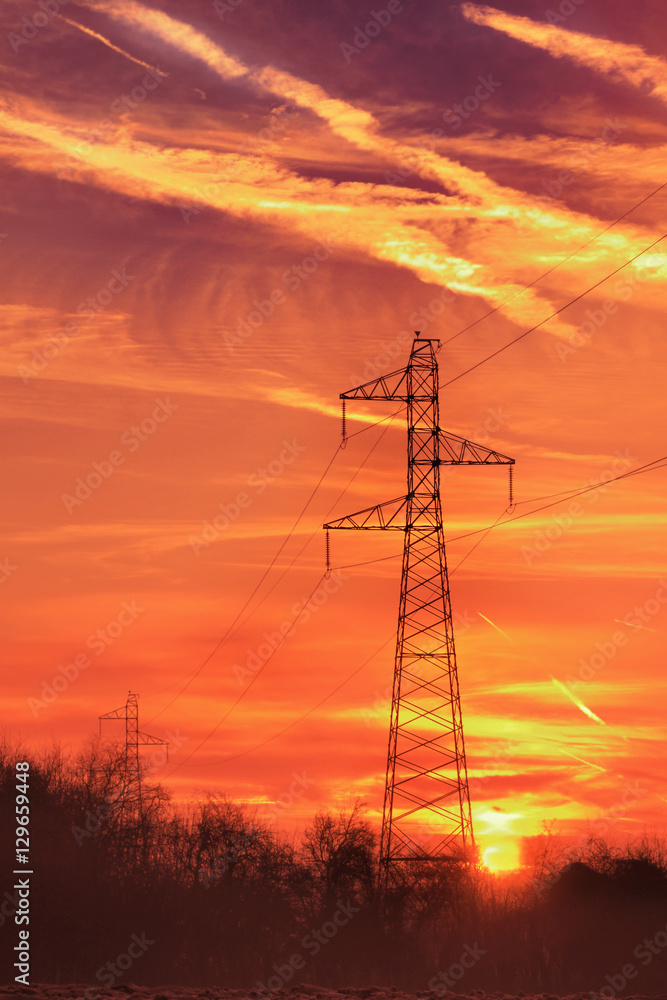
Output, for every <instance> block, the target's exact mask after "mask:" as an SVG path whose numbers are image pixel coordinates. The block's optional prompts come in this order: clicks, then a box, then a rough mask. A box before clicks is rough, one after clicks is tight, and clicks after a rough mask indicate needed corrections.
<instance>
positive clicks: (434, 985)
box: [428, 941, 487, 994]
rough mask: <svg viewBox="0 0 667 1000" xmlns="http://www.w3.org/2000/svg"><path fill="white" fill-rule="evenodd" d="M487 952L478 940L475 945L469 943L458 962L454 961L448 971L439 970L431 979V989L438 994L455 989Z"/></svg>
mask: <svg viewBox="0 0 667 1000" xmlns="http://www.w3.org/2000/svg"><path fill="white" fill-rule="evenodd" d="M486 954H487V951H486V949H485V948H480V946H479V945H478V943H477V942H476V941H475V943H474V944H473V945H469V944H467V945H466V946H465V947H464V949H463V951H462V953H461V957H460V958H459V960H458V962H453V963H452V964H451V965H450V966H449V968H448V969H447V971H446V972H438V973H437V975H435V976H433V978H432V979H429V982H428V988H429V990H433V991H434V992H435V993H437V994H445V993H447V991H448V990H452V989H454V987H455V986H456V984H457V983H459V982H460V981H461V980H462V979H463V977H464V976H465V974H466V972H469V971H470V969H473V968H474V967H475V966H476V965H477V963H478V962H479V961H480V959H482V958H484V956H485V955H486Z"/></svg>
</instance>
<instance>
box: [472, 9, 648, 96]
mask: <svg viewBox="0 0 667 1000" xmlns="http://www.w3.org/2000/svg"><path fill="white" fill-rule="evenodd" d="M461 10H462V11H463V14H464V16H465V17H466V18H467V19H468V20H469V21H472V22H473V23H474V24H481V25H485V26H486V27H489V28H494V29H495V30H496V31H502V32H504V34H506V35H509V36H510V37H511V38H516V39H518V41H521V42H525V43H526V44H527V45H532V46H534V47H535V48H538V49H543V50H544V51H546V52H549V53H550V55H552V56H555V57H556V58H563V57H565V58H568V59H572V60H574V62H577V63H579V65H580V66H588V67H589V68H590V69H593V70H595V72H597V73H601V74H603V75H605V76H608V77H609V78H610V79H611V80H614V81H616V82H618V83H627V84H630V86H632V87H636V88H637V89H639V90H641V91H642V92H643V93H649V94H651V96H653V97H657V98H658V99H659V100H661V101H662V102H663V103H667V60H665V59H663V58H661V57H660V56H652V55H649V54H648V53H647V52H646V51H645V50H644V49H642V48H641V46H639V45H628V44H627V43H625V42H613V41H610V40H609V39H607V38H597V37H596V36H595V35H586V34H583V33H582V32H578V31H570V30H569V29H567V28H563V27H561V26H560V25H555V24H540V23H537V22H536V21H531V20H530V18H528V17H518V16H515V15H514V14H508V13H506V12H505V11H502V10H497V9H496V8H495V7H488V6H486V5H480V4H474V3H464V4H463V5H462V7H461Z"/></svg>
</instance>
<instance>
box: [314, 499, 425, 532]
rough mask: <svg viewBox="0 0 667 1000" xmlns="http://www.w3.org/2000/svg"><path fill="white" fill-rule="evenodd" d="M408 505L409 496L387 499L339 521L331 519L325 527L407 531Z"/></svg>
mask: <svg viewBox="0 0 667 1000" xmlns="http://www.w3.org/2000/svg"><path fill="white" fill-rule="evenodd" d="M407 507H408V497H399V498H398V499H397V500H386V501H385V502H384V503H378V504H375V506H374V507H367V508H366V509H365V510H360V511H357V513H356V514H348V515H347V516H346V517H341V518H339V520H337V521H330V522H329V523H328V524H325V525H324V527H325V528H327V529H329V528H331V529H334V528H365V529H367V530H370V529H379V530H381V531H386V530H387V529H391V528H394V529H398V530H400V531H405V515H406V512H407Z"/></svg>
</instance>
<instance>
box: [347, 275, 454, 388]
mask: <svg viewBox="0 0 667 1000" xmlns="http://www.w3.org/2000/svg"><path fill="white" fill-rule="evenodd" d="M457 298H458V296H457V294H456V292H453V291H452V290H451V289H450V288H443V289H442V291H441V292H440V294H439V295H437V296H435V298H433V299H431V301H430V302H428V303H427V304H426V305H424V306H420V307H419V309H417V310H415V311H414V312H412V313H410V315H409V316H408V323H409V324H410V326H411V327H412V332H411V333H409V332H408V331H407V330H402V331H401V332H400V333H399V334H398V335H397V336H396V337H395V338H394V339H393V340H391V341H389V343H383V344H382V350H381V352H380V353H378V354H376V355H375V357H373V358H371V359H369V360H367V361H366V362H365V364H364V370H363V373H362V375H350V376H349V379H350V385H352V386H356V385H362V384H363V383H364V382H367V381H370V380H371V379H374V378H380V376H382V375H386V374H387V369H388V368H389V366H390V364H391V363H392V362H393V361H394V360H395V359H396V358H397V357H398V356H399V355H400V353H401V351H404V350H407V348H408V347H409V346H410V345H411V344H412V341H413V340H414V337H415V330H419V331H420V333H425V332H426V330H427V328H428V327H429V326H431V324H432V323H434V322H435V321H436V319H437V318H438V317H439V316H442V314H443V313H444V311H445V307H446V306H447V305H451V304H452V303H453V302H455V301H456V299H457Z"/></svg>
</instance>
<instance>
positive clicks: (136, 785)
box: [99, 691, 169, 820]
mask: <svg viewBox="0 0 667 1000" xmlns="http://www.w3.org/2000/svg"><path fill="white" fill-rule="evenodd" d="M138 698H139V696H138V695H136V694H133V693H132V692H131V691H130V692H129V694H128V696H127V701H126V702H125V704H124V705H123V707H122V708H115V709H114V710H113V712H107V713H106V715H100V716H99V720H100V732H101V731H102V722H104V721H106V720H109V719H124V720H125V752H124V754H123V762H122V774H121V792H120V796H121V803H120V805H121V816H122V818H123V820H137V819H140V817H141V805H142V801H141V761H140V758H139V747H153V746H164V747H166V748H167V754H169V741H168V740H161V739H159V738H158V737H157V736H149V735H148V734H147V733H141V732H139V701H138Z"/></svg>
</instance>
